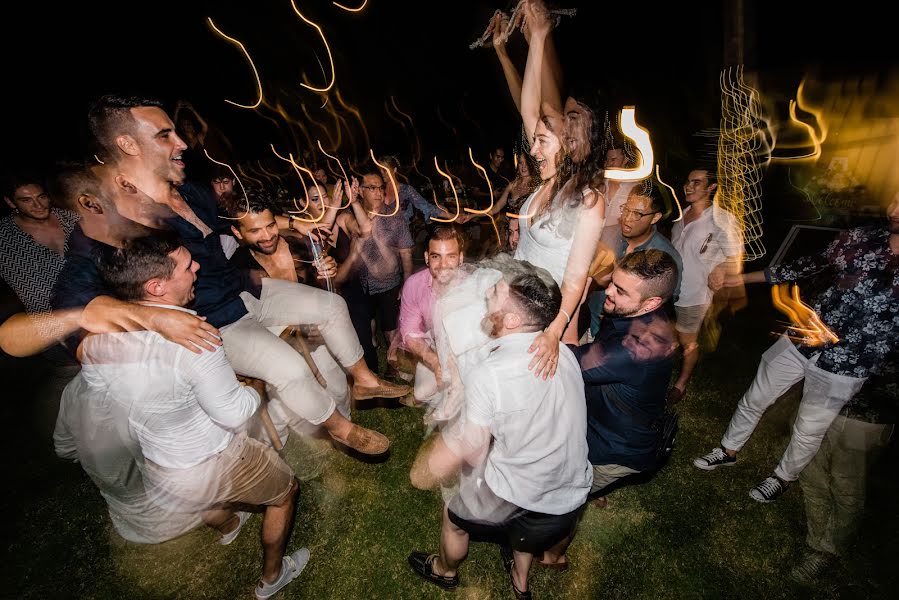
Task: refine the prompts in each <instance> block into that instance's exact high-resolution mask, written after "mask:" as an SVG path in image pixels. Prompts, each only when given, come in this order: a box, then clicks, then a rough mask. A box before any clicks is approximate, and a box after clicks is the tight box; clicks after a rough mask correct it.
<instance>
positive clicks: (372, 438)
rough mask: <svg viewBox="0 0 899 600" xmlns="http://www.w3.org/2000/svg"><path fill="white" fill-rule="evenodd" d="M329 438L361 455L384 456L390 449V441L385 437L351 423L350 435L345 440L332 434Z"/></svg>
mask: <svg viewBox="0 0 899 600" xmlns="http://www.w3.org/2000/svg"><path fill="white" fill-rule="evenodd" d="M331 437H332V438H334V439H335V440H336V441H337V442H340V443H341V444H343V445H344V446H348V447H350V448H352V449H353V450H355V451H356V452H361V453H362V454H370V455H378V454H384V453H385V452H387V450H389V449H390V440H388V439H387V436H386V435H383V434H380V433H378V432H377V431H374V430H372V429H366V428H365V427H360V426H359V425H356V424H355V423H353V427H352V428H351V429H350V433H349V435H347V437H346V439H345V440H344V439H341V438H339V437H337V436H336V435H333V434H332V435H331Z"/></svg>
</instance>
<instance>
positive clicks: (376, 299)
mask: <svg viewBox="0 0 899 600" xmlns="http://www.w3.org/2000/svg"><path fill="white" fill-rule="evenodd" d="M402 287H403V286H401V285H398V286H396V287H395V288H391V289H389V290H387V291H386V292H378V293H376V294H368V302H369V307H370V310H371V311H372V316H373V317H374V318H375V319H376V320H377V323H378V325H380V326H381V331H394V330H395V329H396V328H397V326H398V321H399V316H400V290H401V289H402Z"/></svg>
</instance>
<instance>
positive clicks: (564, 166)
mask: <svg viewBox="0 0 899 600" xmlns="http://www.w3.org/2000/svg"><path fill="white" fill-rule="evenodd" d="M575 101H577V102H578V104H579V105H581V107H583V108H585V109H586V111H587V113H588V114H589V116H590V126H589V129H588V130H587V141H588V143H589V144H590V150H589V151H588V152H587V155H586V156H585V157H584V159H583V160H582V161H580V162H574V161H573V160H572V159H571V155H570V154H568V152H567V151H566V150H564V143H563V150H562V156H561V159H560V160H559V161H558V164H559V177H558V178H557V180H556V181H557V183H556V184H554V186H553V187H554V189H553V190H552V196H550V197H551V198H553V199H554V200H553V204H554V205H556V206H559V207H561V206H570V207H575V206H578V205H581V204H583V205H584V206H585V207H586V208H592V207H593V205H594V204H595V203H596V201H597V199H598V198H599V195H598V194H593V197H592V198H593V199H592V200H591V201H588V202H585V199H584V194H583V193H582V192H583V190H584V188H590V189H591V190H593V191H594V192H598V191H599V188H600V185H601V184H602V181H603V177H604V175H605V170H604V168H603V165H604V164H605V157H606V149H605V144H604V138H603V122H602V120H601V119H600V114H602V113H600V111H599V110H598V109H597V108H595V107H592V106H588V105H587V104H584V103H583V102H580V101H578V100H577V98H575ZM541 120H542V121H543V124H544V125H546V128H547V129H549V130H550V131H552V132H553V133H554V134H555V135H557V136H558V135H559V134H558V133H556V132H555V131H553V128H552V125H551V122H550V120H549V119H548V118H547V117H546V116H545V115H544V116H542V117H541ZM560 137H561V136H560ZM556 195H558V197H559V199H558V203H557V202H556V201H555V197H556Z"/></svg>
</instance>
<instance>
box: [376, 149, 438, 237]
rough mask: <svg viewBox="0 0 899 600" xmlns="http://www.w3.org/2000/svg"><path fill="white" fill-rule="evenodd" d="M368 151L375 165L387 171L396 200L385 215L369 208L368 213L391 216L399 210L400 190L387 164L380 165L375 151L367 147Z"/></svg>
mask: <svg viewBox="0 0 899 600" xmlns="http://www.w3.org/2000/svg"><path fill="white" fill-rule="evenodd" d="M368 152H369V154H371V159H372V161H374V163H375V164H376V165H378V166H379V167H380V168H381V169H382V170H384V171H386V172H387V178H388V179H390V185H391V187H393V195H394V197H395V198H396V202H394V203H393V204H394V206H393V212H392V213H390V214H387V215H385V214H382V213H379V212H374V211H371V210H370V211H368V214H370V215H371V216H373V217H392V216H393V215H395V214H396V213H398V212H399V210H400V191H399V189H398V188H397V185H396V179H394V177H393V172H392V171H391V170H390V169H389V168H387V165H382V164H381V163H379V162H378V159H377V158H375V151H374V149H372V148H369V149H368ZM434 160H437V158H436V157H435V158H434ZM431 220H433V217H432V218H431Z"/></svg>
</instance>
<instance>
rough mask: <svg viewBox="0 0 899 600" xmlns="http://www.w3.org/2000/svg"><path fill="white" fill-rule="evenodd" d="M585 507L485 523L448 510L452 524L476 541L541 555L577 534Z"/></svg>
mask: <svg viewBox="0 0 899 600" xmlns="http://www.w3.org/2000/svg"><path fill="white" fill-rule="evenodd" d="M584 506H586V504H584V505H581V506H580V507H578V508H576V509H574V510H573V511H571V512H570V513H566V514H564V515H547V514H544V513H538V512H533V511H529V510H524V509H522V510H521V512H519V513H517V514H515V515H513V516H512V517H511V518H509V519H508V520H506V521H504V522H502V523H481V522H476V521H469V520H466V519H463V518H462V517H460V516H459V515H457V514H456V513H454V512H453V511H452V510H451V509H449V508H447V515H448V516H449V520H450V521H452V523H453V524H454V525H455V526H456V527H458V528H460V529H463V530H464V531H465V532H466V533H467V534H468V535H469V537H470V538H471V541H474V542H490V543H493V544H500V545H502V546H508V547H511V548H512V549H513V550H517V551H519V552H526V553H528V554H533V555H534V556H539V555H540V554H543V552H544V551H546V550H549V549H550V548H552V547H553V546H555V545H556V544H558V543H559V542H560V541H562V540H563V539H565V538H566V537H567V536H569V535H571V534H573V533H574V530H575V529H576V528H577V523H578V521H579V520H580V517H581V513H582V512H583V511H584Z"/></svg>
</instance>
